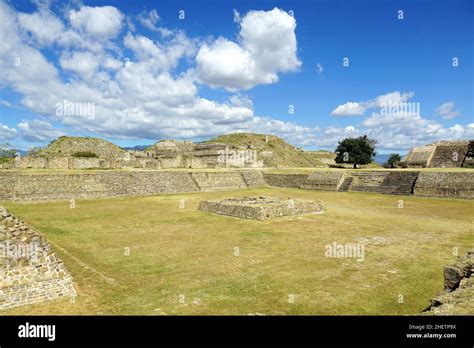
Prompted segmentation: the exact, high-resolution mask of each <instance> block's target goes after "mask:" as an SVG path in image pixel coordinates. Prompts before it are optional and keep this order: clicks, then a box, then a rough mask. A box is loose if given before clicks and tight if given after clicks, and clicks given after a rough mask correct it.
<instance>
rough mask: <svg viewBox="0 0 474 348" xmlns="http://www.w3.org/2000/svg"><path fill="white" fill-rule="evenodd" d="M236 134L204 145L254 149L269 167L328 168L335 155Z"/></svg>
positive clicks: (274, 139) (278, 140)
mask: <svg viewBox="0 0 474 348" xmlns="http://www.w3.org/2000/svg"><path fill="white" fill-rule="evenodd" d="M266 136H267V135H265V134H255V133H234V134H227V135H220V136H218V137H215V138H213V139H210V140H207V141H204V142H203V143H223V144H227V145H230V146H233V147H236V148H240V149H254V150H256V151H257V154H258V155H259V158H260V159H262V160H263V162H264V164H265V166H266V167H267V166H268V167H327V165H328V164H329V163H332V162H333V159H334V157H335V155H334V154H333V153H331V152H328V151H303V150H301V149H298V148H296V147H294V146H293V145H291V144H289V143H288V142H286V141H285V140H283V139H282V138H279V137H277V136H275V135H268V143H267V142H266Z"/></svg>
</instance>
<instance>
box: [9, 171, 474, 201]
mask: <svg viewBox="0 0 474 348" xmlns="http://www.w3.org/2000/svg"><path fill="white" fill-rule="evenodd" d="M0 183H1V185H0V201H1V200H13V201H37V200H64V199H67V200H69V199H71V198H75V199H90V198H106V197H120V196H138V195H152V194H158V193H180V192H182V193H184V192H206V191H220V190H238V189H244V188H250V187H263V186H267V185H269V186H277V187H289V188H301V189H307V190H323V191H339V192H340V191H349V192H351V191H352V192H373V193H384V194H399V195H412V194H414V195H416V196H429V197H449V198H464V199H465V198H468V199H473V198H474V173H470V172H468V171H465V172H455V171H453V172H424V171H423V172H419V171H389V170H384V171H380V170H378V171H368V170H365V171H324V170H319V171H315V172H312V173H309V174H278V173H265V172H263V173H262V172H261V171H259V170H254V169H240V170H225V171H197V170H196V171H194V170H190V171H171V170H170V171H167V170H141V171H136V170H130V171H125V170H124V171H116V170H98V171H77V172H68V171H64V172H54V173H48V172H41V171H38V172H28V171H8V170H3V171H2V170H0Z"/></svg>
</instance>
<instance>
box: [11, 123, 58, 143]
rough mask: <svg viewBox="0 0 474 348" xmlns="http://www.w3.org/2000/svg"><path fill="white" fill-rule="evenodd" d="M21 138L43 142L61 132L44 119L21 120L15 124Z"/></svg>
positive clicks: (56, 136) (54, 137)
mask: <svg viewBox="0 0 474 348" xmlns="http://www.w3.org/2000/svg"><path fill="white" fill-rule="evenodd" d="M17 127H18V129H19V130H20V136H21V138H22V139H23V140H26V141H30V142H45V141H50V140H52V139H56V138H58V137H60V136H61V135H64V133H63V132H61V131H58V130H55V129H54V128H53V126H52V125H51V124H50V123H49V122H47V121H44V120H37V119H36V120H32V121H21V122H20V123H18V125H17Z"/></svg>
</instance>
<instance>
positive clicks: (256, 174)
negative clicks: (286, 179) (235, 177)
mask: <svg viewBox="0 0 474 348" xmlns="http://www.w3.org/2000/svg"><path fill="white" fill-rule="evenodd" d="M240 174H241V175H242V179H243V180H244V182H245V183H246V184H247V186H248V187H262V186H267V183H266V182H265V180H263V176H262V173H261V172H260V171H258V170H243V171H241V172H240Z"/></svg>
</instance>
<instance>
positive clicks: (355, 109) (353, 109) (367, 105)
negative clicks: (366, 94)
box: [331, 91, 415, 116]
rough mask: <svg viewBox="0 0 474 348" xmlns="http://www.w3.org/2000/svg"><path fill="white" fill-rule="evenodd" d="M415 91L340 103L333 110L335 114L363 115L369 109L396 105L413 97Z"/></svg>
mask: <svg viewBox="0 0 474 348" xmlns="http://www.w3.org/2000/svg"><path fill="white" fill-rule="evenodd" d="M414 95H415V93H414V92H405V93H401V92H399V91H394V92H390V93H387V94H382V95H379V96H377V97H375V98H373V99H370V100H367V101H361V102H347V103H345V104H341V105H338V106H337V107H336V108H335V109H334V110H333V111H332V112H331V115H333V116H361V115H364V114H365V112H366V111H367V110H369V109H373V108H382V107H390V106H391V107H396V106H399V105H401V104H402V103H405V102H407V101H408V100H409V99H411V98H413V96H414Z"/></svg>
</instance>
